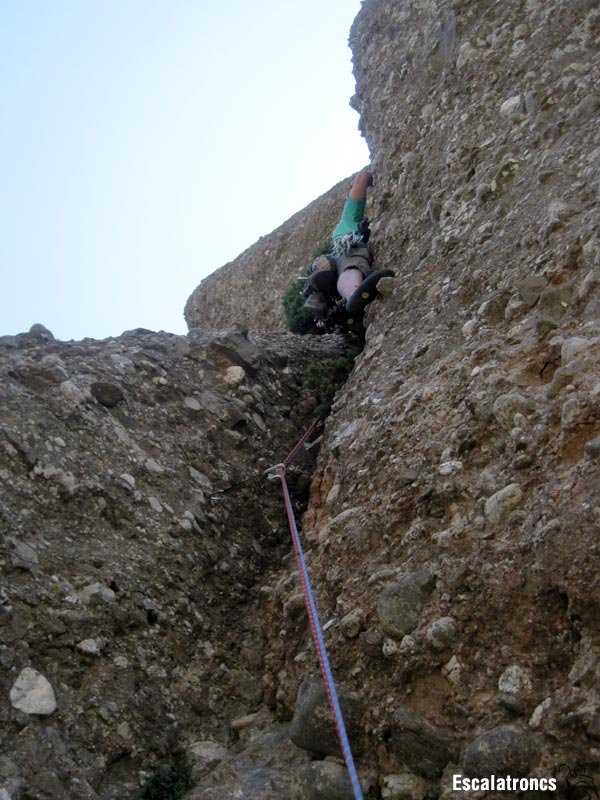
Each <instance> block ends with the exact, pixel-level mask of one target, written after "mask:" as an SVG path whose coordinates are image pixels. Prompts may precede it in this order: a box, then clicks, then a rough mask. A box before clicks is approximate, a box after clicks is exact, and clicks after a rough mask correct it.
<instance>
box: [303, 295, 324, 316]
mask: <svg viewBox="0 0 600 800" xmlns="http://www.w3.org/2000/svg"><path fill="white" fill-rule="evenodd" d="M304 308H305V309H306V310H307V311H310V313H311V314H312V315H313V316H314V318H315V319H317V320H319V319H325V317H326V316H327V303H326V302H325V298H324V297H323V293H322V292H314V291H313V292H311V293H310V294H309V295H308V298H307V300H306V302H305V303H304Z"/></svg>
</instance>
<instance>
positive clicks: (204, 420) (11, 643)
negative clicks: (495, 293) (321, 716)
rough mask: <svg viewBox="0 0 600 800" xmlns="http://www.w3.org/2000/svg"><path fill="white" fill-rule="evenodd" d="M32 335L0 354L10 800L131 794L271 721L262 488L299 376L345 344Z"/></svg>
mask: <svg viewBox="0 0 600 800" xmlns="http://www.w3.org/2000/svg"><path fill="white" fill-rule="evenodd" d="M39 327H40V326H36V327H35V328H34V329H32V332H30V333H29V334H22V335H19V336H16V337H3V338H1V339H0V375H1V382H0V402H1V406H2V419H1V422H0V479H1V481H2V505H1V508H0V531H1V538H0V569H1V574H2V580H1V589H0V591H1V595H0V663H1V665H2V671H1V673H0V692H1V694H2V697H3V700H2V703H0V719H1V722H2V726H1V733H0V752H1V754H2V755H1V757H0V789H1V790H2V792H4V794H2V797H3V800H5V799H6V798H7V797H9V798H11V800H20V798H34V797H35V798H63V797H64V798H102V799H103V800H108V798H129V797H133V796H134V794H135V792H136V787H137V785H138V773H139V771H140V770H142V769H143V770H145V771H146V772H149V771H151V769H152V765H153V763H158V762H160V761H161V760H167V761H168V760H169V759H172V758H173V757H174V756H175V755H176V754H177V753H178V752H180V751H183V750H184V749H185V748H187V747H188V746H190V745H192V744H194V743H197V742H199V741H203V740H211V739H215V740H217V741H220V742H228V741H229V739H230V737H231V735H232V734H231V727H230V725H231V723H232V721H233V720H235V719H239V718H240V717H242V716H243V715H247V714H248V713H249V712H256V711H257V710H259V709H260V708H261V705H262V700H263V683H262V675H261V665H262V662H263V659H264V654H265V650H264V646H265V641H264V637H263V635H262V633H261V630H260V613H261V606H262V595H261V591H260V587H261V585H262V584H263V582H264V581H263V577H262V576H263V574H264V573H265V572H266V571H267V570H269V569H270V568H271V565H272V563H273V561H275V563H281V559H282V558H283V557H284V556H285V555H286V553H287V551H288V547H287V537H286V538H284V539H282V537H283V536H286V530H285V527H284V524H283V523H284V516H283V508H282V505H281V500H280V497H279V494H280V492H279V489H278V487H277V486H275V485H273V484H271V483H269V482H267V481H266V480H264V478H263V477H262V473H263V471H264V470H265V469H266V468H267V467H269V466H271V465H273V464H274V463H278V462H280V461H281V460H282V459H283V458H284V457H285V455H286V454H287V453H288V452H289V450H290V449H291V448H292V446H293V444H294V443H295V441H296V440H297V438H298V436H299V434H300V433H301V431H302V428H303V426H305V425H306V423H307V421H308V420H309V419H310V413H311V409H312V407H314V405H315V402H316V401H315V400H314V399H313V398H311V397H310V395H309V394H307V392H306V390H305V389H304V388H303V384H304V380H305V376H306V370H307V368H308V367H309V366H310V365H311V364H313V363H314V362H315V361H321V360H322V359H323V358H327V357H337V356H338V355H339V354H340V353H342V352H343V349H344V345H343V342H341V341H340V339H338V338H337V337H325V338H322V337H309V338H304V339H301V338H299V337H294V336H292V335H290V334H271V335H270V336H262V337H261V336H258V335H252V336H250V337H248V336H247V334H246V333H245V331H244V330H243V329H241V328H239V327H234V328H231V329H228V330H225V331H216V332H211V333H208V332H204V331H199V330H195V331H191V332H190V333H189V335H188V336H174V335H171V334H166V333H152V332H150V331H143V330H138V331H131V332H129V333H127V334H124V335H122V336H120V337H117V338H114V339H108V340H105V341H93V340H84V341H82V342H57V341H55V340H54V338H53V337H52V336H51V335H50V336H45V337H40V336H39V335H38V330H37V329H38V328H39ZM307 458H308V459H309V462H310V461H311V459H312V458H313V456H302V455H300V457H299V459H298V467H297V468H296V471H294V470H293V469H291V468H290V472H289V480H290V485H291V486H292V487H293V491H294V493H295V496H296V498H301V497H302V493H303V489H302V486H307V485H308V473H307V472H306V469H307V467H310V463H307ZM231 486H235V487H236V488H235V489H234V490H233V491H230V492H222V490H223V489H228V488H229V487H231ZM286 741H288V740H287V739H286ZM291 747H292V745H291V744H290V743H289V742H288V748H291ZM296 760H297V759H296ZM287 761H289V762H290V763H293V761H294V758H293V757H292V758H291V759H290V757H289V755H288V756H287V758H284V759H283V762H284V764H285V763H287ZM286 780H287V784H286ZM289 780H290V778H289V775H286V774H285V769H283V771H282V769H280V771H279V773H278V783H279V784H280V785H281V786H282V787H283V789H282V791H287V789H286V786H287V785H289ZM268 785H270V784H268ZM0 794H1V792H0ZM257 796H258V795H257Z"/></svg>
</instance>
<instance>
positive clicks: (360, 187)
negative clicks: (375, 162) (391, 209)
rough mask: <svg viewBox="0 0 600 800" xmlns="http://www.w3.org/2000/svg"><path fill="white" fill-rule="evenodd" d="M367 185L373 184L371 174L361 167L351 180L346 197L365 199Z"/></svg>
mask: <svg viewBox="0 0 600 800" xmlns="http://www.w3.org/2000/svg"><path fill="white" fill-rule="evenodd" d="M369 186H373V175H372V174H371V172H370V171H369V170H368V169H366V168H365V169H361V171H360V172H358V173H357V174H356V176H355V178H354V180H353V181H352V186H351V187H350V192H349V193H348V197H351V198H352V200H366V199H367V189H368V188H369Z"/></svg>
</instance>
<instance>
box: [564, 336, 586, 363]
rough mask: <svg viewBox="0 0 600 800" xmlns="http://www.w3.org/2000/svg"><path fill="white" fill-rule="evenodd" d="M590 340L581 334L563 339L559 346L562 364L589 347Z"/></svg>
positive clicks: (572, 359)
mask: <svg viewBox="0 0 600 800" xmlns="http://www.w3.org/2000/svg"><path fill="white" fill-rule="evenodd" d="M590 345H591V342H590V341H589V339H583V338H582V337H581V336H573V337H571V338H570V339H565V340H564V342H563V343H562V345H561V348H560V359H561V361H562V363H563V364H569V363H570V362H571V361H574V360H575V359H576V358H577V356H578V355H579V354H580V353H583V352H584V351H585V350H587V349H588V347H590Z"/></svg>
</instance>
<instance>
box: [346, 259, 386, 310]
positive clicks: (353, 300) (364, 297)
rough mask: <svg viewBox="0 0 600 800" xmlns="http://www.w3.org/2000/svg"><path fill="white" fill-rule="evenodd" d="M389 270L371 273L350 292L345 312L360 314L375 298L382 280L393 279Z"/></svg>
mask: <svg viewBox="0 0 600 800" xmlns="http://www.w3.org/2000/svg"><path fill="white" fill-rule="evenodd" d="M393 277H394V273H393V272H392V270H391V269H379V270H376V271H375V272H371V273H370V274H369V275H367V277H366V278H365V279H364V281H363V282H362V283H361V284H359V286H358V287H357V288H356V289H355V290H354V292H352V294H351V295H350V297H349V298H348V300H347V302H346V311H347V312H348V313H349V314H354V315H357V314H360V313H362V311H363V310H364V309H365V307H366V306H367V305H368V304H369V303H370V302H371V301H372V300H374V299H375V297H376V296H377V284H378V283H379V281H380V280H381V279H382V278H393Z"/></svg>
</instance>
